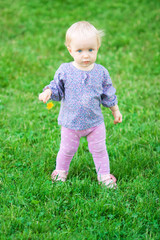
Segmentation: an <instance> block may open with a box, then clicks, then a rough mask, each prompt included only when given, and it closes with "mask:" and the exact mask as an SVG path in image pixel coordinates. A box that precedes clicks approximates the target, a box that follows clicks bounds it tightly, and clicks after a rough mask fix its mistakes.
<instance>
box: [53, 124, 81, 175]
mask: <svg viewBox="0 0 160 240" xmlns="http://www.w3.org/2000/svg"><path fill="white" fill-rule="evenodd" d="M78 146H79V137H78V136H77V135H76V132H75V131H74V130H71V129H67V128H64V127H62V129H61V145H60V150H59V152H58V155H57V160H56V170H63V171H66V172H68V170H69V165H70V162H71V160H72V158H73V156H74V154H75V153H76V152H77V149H78Z"/></svg>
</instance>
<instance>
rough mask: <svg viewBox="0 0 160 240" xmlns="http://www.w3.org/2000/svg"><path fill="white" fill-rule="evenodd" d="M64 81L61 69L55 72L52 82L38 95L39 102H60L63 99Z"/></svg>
mask: <svg viewBox="0 0 160 240" xmlns="http://www.w3.org/2000/svg"><path fill="white" fill-rule="evenodd" d="M64 79H65V75H64V73H63V71H62V70H61V67H60V68H59V69H58V70H57V71H56V73H55V76H54V80H53V81H51V82H50V84H49V85H47V86H46V87H45V88H44V89H43V92H42V93H40V94H39V100H40V101H43V102H44V103H46V102H47V101H48V100H49V99H52V100H53V101H60V100H61V99H62V98H63V97H64Z"/></svg>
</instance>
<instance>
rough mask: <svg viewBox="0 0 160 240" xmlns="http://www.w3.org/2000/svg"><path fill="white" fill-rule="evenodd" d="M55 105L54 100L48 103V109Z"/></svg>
mask: <svg viewBox="0 0 160 240" xmlns="http://www.w3.org/2000/svg"><path fill="white" fill-rule="evenodd" d="M53 106H54V104H53V103H52V102H49V103H47V109H48V110H49V109H51V108H52V107H53Z"/></svg>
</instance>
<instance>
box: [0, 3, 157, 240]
mask: <svg viewBox="0 0 160 240" xmlns="http://www.w3.org/2000/svg"><path fill="white" fill-rule="evenodd" d="M0 9H1V10H0V33H1V34H0V36H1V37H0V52H1V58H0V204H1V210H0V225H1V228H0V236H1V237H0V239H2V240H10V239H15V240H21V239H28V240H29V239H30V240H35V239H37V240H39V239H46V240H48V239H55V240H61V239H64V238H65V239H67V240H75V239H76V240H101V239H102V240H103V239H104V240H112V239H128V240H130V239H133V240H141V239H146V240H150V239H152V240H158V239H160V231H159V227H160V226H159V222H158V217H159V154H160V144H159V143H158V137H159V136H158V135H159V132H158V130H159V129H158V124H159V119H160V111H159V106H160V104H159V89H160V84H159V83H160V82H159V79H160V61H159V59H160V57H159V42H160V37H159V26H160V3H159V1H158V0H154V1H149V0H141V1H140V0H135V1H131V0H119V1H118V0H114V1H111V0H101V1H99V0H92V1H84V0H77V1H74V0H66V1H65V0H64V1H63V0H55V1H53V0H32V1H29V0H28V1H27V0H14V1H12V0H5V1H3V0H0ZM79 20H87V21H90V22H91V23H92V24H94V25H95V26H96V27H97V28H98V29H103V30H104V31H105V36H104V37H103V41H102V46H101V48H100V50H99V54H98V58H97V63H100V64H102V65H103V66H105V67H106V68H107V69H108V70H109V73H110V76H111V78H112V81H113V84H114V86H115V87H116V89H117V97H118V101H119V108H120V110H121V112H122V114H123V122H122V123H121V124H119V125H114V124H113V116H112V114H111V111H110V110H109V109H107V108H104V107H102V111H103V114H104V118H105V124H106V134H107V139H106V144H107V149H108V153H109V156H110V167H111V173H112V174H114V175H115V176H116V178H117V180H118V181H117V184H118V188H117V189H116V190H112V189H110V190H109V189H106V188H105V187H103V186H101V185H99V184H98V182H97V176H96V171H95V167H94V163H93V160H92V156H91V154H90V153H89V150H88V145H87V140H86V139H85V138H82V139H81V142H80V146H79V149H78V152H77V153H76V154H75V156H74V158H73V160H72V162H71V166H70V170H69V175H68V180H67V181H66V182H65V183H61V182H58V183H54V184H52V182H51V179H50V175H51V173H52V171H53V170H54V168H55V164H56V155H57V153H58V150H59V145H60V126H59V125H58V123H57V118H58V113H59V108H60V102H54V107H53V108H52V109H50V110H48V109H47V108H46V104H43V103H42V102H39V101H38V94H39V93H40V92H41V91H42V89H43V87H44V86H45V85H47V84H48V83H49V82H50V81H51V80H52V79H53V76H54V73H55V71H56V70H57V68H58V67H59V66H60V64H61V63H63V62H69V61H71V60H72V59H71V57H70V56H69V53H68V52H67V49H66V48H65V46H64V38H65V32H66V30H67V28H68V27H69V26H70V25H71V24H72V23H74V22H76V21H79Z"/></svg>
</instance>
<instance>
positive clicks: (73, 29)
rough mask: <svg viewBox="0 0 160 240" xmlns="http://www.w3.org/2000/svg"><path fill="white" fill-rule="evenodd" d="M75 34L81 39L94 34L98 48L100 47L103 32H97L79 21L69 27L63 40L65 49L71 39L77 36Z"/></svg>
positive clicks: (88, 24)
mask: <svg viewBox="0 0 160 240" xmlns="http://www.w3.org/2000/svg"><path fill="white" fill-rule="evenodd" d="M77 33H78V34H80V35H81V36H83V37H84V36H85V37H87V35H89V34H91V33H92V34H93V33H94V34H95V35H96V37H97V44H98V47H100V46H101V38H102V37H103V36H104V32H103V30H97V29H96V28H95V27H94V26H93V25H92V24H90V23H89V22H87V21H80V22H76V23H74V24H73V25H71V26H70V28H69V29H68V30H67V32H66V40H65V45H66V47H69V45H70V43H71V40H72V38H73V37H74V36H75V35H77Z"/></svg>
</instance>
